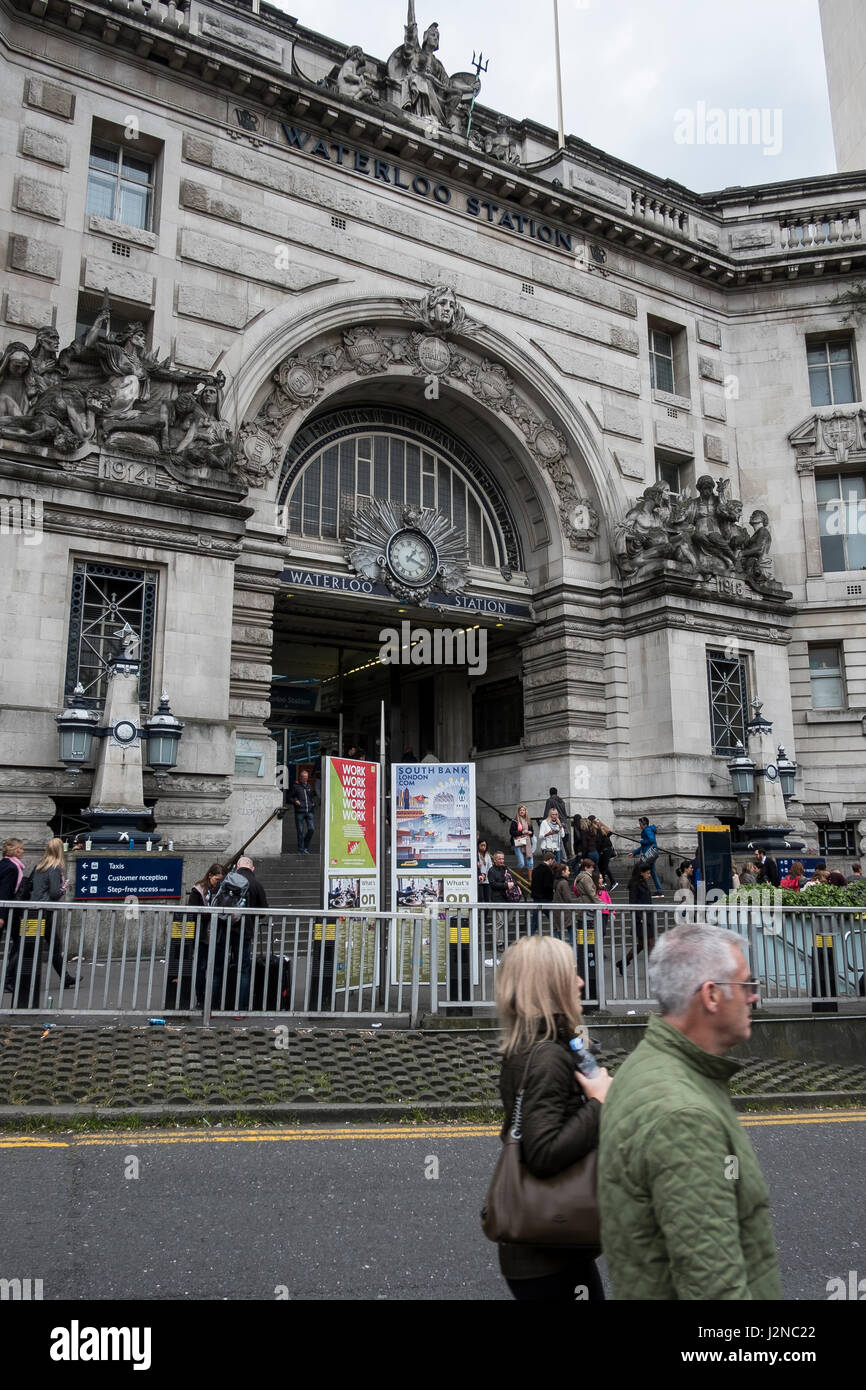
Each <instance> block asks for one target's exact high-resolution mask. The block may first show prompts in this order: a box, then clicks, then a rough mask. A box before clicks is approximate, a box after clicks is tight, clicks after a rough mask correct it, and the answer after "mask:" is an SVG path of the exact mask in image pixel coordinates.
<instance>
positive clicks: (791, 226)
mask: <svg viewBox="0 0 866 1390" xmlns="http://www.w3.org/2000/svg"><path fill="white" fill-rule="evenodd" d="M779 228H780V239H781V245H782V250H783V251H796V250H799V249H803V250H814V249H815V248H816V247H819V246H835V245H837V244H839V243H842V242H855V241H862V240H863V229H862V227H861V223H860V209H859V208H844V209H842V210H840V211H836V212H793V213H789V214H788V215H786V216H785V217H783V218H780V219H779Z"/></svg>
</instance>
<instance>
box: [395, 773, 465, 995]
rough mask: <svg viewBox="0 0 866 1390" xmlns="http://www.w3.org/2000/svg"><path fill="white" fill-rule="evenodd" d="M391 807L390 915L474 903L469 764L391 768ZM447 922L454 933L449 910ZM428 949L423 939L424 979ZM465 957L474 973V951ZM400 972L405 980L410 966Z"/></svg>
mask: <svg viewBox="0 0 866 1390" xmlns="http://www.w3.org/2000/svg"><path fill="white" fill-rule="evenodd" d="M391 806H392V814H391V903H392V909H393V911H395V912H401V913H402V912H404V911H405V912H406V913H407V914H409V913H413V914H414V913H416V912H425V911H429V910H435V908H436V905H437V904H441V905H442V908H443V909H444V908H445V907H452V909H453V906H454V905H456V904H459V903H472V902H474V901H475V899H476V896H477V878H476V872H475V853H476V848H475V842H476V838H477V836H476V828H475V764H474V763H394V764H392V767H391ZM438 915H439V918H440V924H441V925H440V930H439V932H438V940H439V952H438V954H439V960H438V962H437V969H438V978H439V979H442V977H443V971H444V960H445V949H446V946H447V944H448V943H447V942H446V940H445V937H446V914H445V911H444V910H440V911H439V914H438ZM467 916H468V914H467ZM451 921H452V924H453V925H452V927H451V930H452V931H454V932H455V933H456V932H457V930H458V928H457V926H456V923H455V921H454V913H453V910H452V913H451ZM467 930H468V924H467V926H466V927H463V928H461V929H460V936H461V940H462V939H463V933H464V931H467ZM473 935H474V932H473ZM407 939H408V935H407ZM472 945H473V946H474V943H472ZM428 948H429V937H426V936H425V938H424V945H423V946H422V955H421V961H422V978H423V979H425V980H429V978H430V974H429V970H430V957H429V949H428ZM406 949H409V948H408V947H407V948H406ZM404 954H405V952H404ZM470 954H471V959H472V961H473V969H474V968H476V967H475V965H474V963H475V961H476V960H477V951H476V950H475V949H472V950H471V953H470ZM401 968H402V970H403V978H404V979H407V978H409V970H410V968H411V962H407V961H405V960H404V961H402V962H401Z"/></svg>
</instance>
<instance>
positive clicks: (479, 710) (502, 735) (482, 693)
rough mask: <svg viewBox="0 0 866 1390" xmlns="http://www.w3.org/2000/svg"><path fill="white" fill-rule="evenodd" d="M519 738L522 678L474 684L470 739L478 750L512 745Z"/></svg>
mask: <svg viewBox="0 0 866 1390" xmlns="http://www.w3.org/2000/svg"><path fill="white" fill-rule="evenodd" d="M522 738H523V683H522V681H520V680H519V679H518V678H517V677H516V676H513V677H511V678H510V679H509V680H504V681H491V683H490V684H489V685H482V686H480V687H479V686H476V687H475V689H474V690H473V693H472V742H473V743H474V745H475V747H476V748H477V750H478V752H479V753H483V752H485V751H486V750H488V749H490V748H513V747H514V746H515V745H516V744H518V743H519V742H520V740H521V739H522Z"/></svg>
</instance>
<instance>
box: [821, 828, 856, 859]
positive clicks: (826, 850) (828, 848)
mask: <svg viewBox="0 0 866 1390" xmlns="http://www.w3.org/2000/svg"><path fill="white" fill-rule="evenodd" d="M856 829H857V827H856V824H855V823H854V821H840V822H839V823H838V824H836V825H834V824H833V823H832V822H831V821H825V822H824V824H823V825H819V826H818V850H819V852H820V853H821V854H825V855H830V854H837V855H838V854H856V853H857V844H856V838H857V837H856Z"/></svg>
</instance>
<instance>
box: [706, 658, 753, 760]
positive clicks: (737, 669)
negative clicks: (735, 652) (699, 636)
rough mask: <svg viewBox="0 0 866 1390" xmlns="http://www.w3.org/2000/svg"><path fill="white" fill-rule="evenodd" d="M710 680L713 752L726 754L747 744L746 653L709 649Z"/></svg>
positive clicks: (708, 676)
mask: <svg viewBox="0 0 866 1390" xmlns="http://www.w3.org/2000/svg"><path fill="white" fill-rule="evenodd" d="M707 684H708V686H709V696H710V733H711V736H712V744H713V752H714V753H722V754H724V755H726V756H729V755H732V754H734V753H735V752H736V751H737V744H738V743H741V744H742V745H743V747H744V748H745V746H746V724H747V723H748V719H749V713H748V711H749V697H748V689H747V685H746V661H745V658H744V657H741V656H737V657H728V656H726V655H725V653H724V652H714V651H708V652H707Z"/></svg>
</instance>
